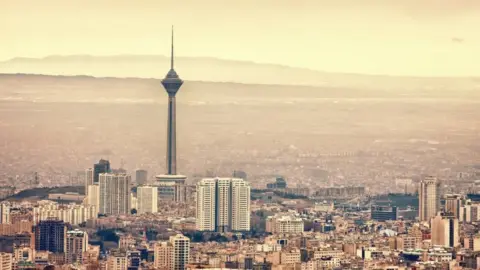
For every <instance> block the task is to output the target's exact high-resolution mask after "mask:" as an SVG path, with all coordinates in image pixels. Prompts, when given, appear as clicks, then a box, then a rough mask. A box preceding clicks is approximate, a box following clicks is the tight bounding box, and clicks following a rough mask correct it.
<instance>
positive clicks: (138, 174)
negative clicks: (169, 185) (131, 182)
mask: <svg viewBox="0 0 480 270" xmlns="http://www.w3.org/2000/svg"><path fill="white" fill-rule="evenodd" d="M147 180H148V172H147V171H146V170H136V171H135V182H137V185H144V184H145V183H146V182H147Z"/></svg>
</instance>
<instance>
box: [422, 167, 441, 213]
mask: <svg viewBox="0 0 480 270" xmlns="http://www.w3.org/2000/svg"><path fill="white" fill-rule="evenodd" d="M418 196H419V198H418V203H419V207H418V209H419V210H418V215H419V218H420V221H429V220H430V219H431V218H433V217H435V216H436V215H437V212H438V211H439V210H440V183H439V182H438V180H437V178H435V177H432V176H428V177H425V178H424V179H423V180H422V181H421V182H420V186H419V189H418Z"/></svg>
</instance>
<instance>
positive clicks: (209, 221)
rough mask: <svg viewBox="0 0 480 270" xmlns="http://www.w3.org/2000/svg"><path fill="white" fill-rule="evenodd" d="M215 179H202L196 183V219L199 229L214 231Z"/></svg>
mask: <svg viewBox="0 0 480 270" xmlns="http://www.w3.org/2000/svg"><path fill="white" fill-rule="evenodd" d="M216 185H217V181H216V180H215V179H203V180H201V181H200V182H198V183H197V221H196V227H197V230H199V231H215V224H216V222H215V216H216V215H215V212H216V211H215V192H216Z"/></svg>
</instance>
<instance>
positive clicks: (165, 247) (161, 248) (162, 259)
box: [154, 242, 173, 270]
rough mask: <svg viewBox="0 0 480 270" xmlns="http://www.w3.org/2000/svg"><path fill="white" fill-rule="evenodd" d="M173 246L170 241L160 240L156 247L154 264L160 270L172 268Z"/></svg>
mask: <svg viewBox="0 0 480 270" xmlns="http://www.w3.org/2000/svg"><path fill="white" fill-rule="evenodd" d="M172 254H173V246H172V245H171V243H169V242H158V243H156V244H155V247H154V260H155V261H154V266H155V269H158V270H170V269H172V265H173V263H172V259H173V256H172Z"/></svg>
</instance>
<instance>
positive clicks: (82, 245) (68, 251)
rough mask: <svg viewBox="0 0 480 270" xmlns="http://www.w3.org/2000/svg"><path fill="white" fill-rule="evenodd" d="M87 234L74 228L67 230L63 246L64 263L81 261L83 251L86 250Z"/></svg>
mask: <svg viewBox="0 0 480 270" xmlns="http://www.w3.org/2000/svg"><path fill="white" fill-rule="evenodd" d="M87 247H88V234H87V233H86V232H84V231H80V230H74V231H68V232H67V241H66V248H65V263H67V264H73V263H80V264H81V263H82V262H83V253H84V252H86V251H87Z"/></svg>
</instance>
